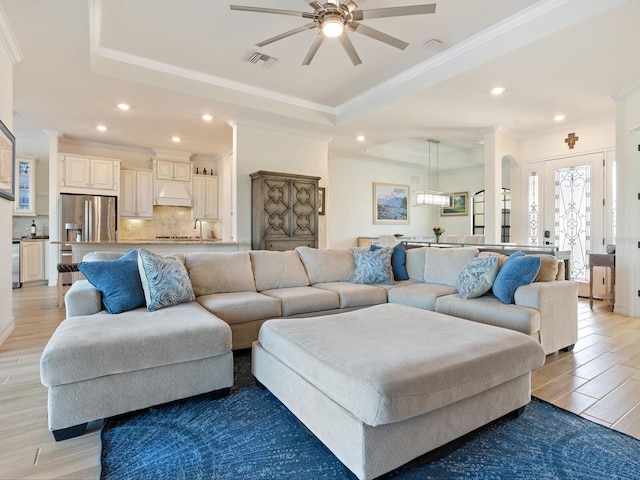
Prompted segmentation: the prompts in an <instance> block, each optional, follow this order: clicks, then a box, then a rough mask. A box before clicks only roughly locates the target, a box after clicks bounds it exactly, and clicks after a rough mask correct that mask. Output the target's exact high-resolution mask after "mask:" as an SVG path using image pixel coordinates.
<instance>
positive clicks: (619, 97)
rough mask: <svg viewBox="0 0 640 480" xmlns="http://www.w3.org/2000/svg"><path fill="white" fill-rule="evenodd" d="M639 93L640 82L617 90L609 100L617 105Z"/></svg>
mask: <svg viewBox="0 0 640 480" xmlns="http://www.w3.org/2000/svg"><path fill="white" fill-rule="evenodd" d="M638 91H640V80H637V81H635V82H633V83H632V84H631V85H627V86H626V87H624V88H622V89H621V90H618V91H617V92H615V93H612V94H611V95H610V98H611V99H612V100H613V101H614V102H616V103H618V102H622V101H624V100H626V99H627V98H628V97H629V96H631V95H633V94H635V93H638Z"/></svg>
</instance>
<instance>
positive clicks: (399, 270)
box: [369, 243, 409, 280]
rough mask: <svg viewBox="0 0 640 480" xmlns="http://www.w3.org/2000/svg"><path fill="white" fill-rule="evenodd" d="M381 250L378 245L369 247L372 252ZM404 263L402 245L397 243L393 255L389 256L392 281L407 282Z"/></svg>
mask: <svg viewBox="0 0 640 480" xmlns="http://www.w3.org/2000/svg"><path fill="white" fill-rule="evenodd" d="M381 248H382V247H381V246H380V245H371V246H370V247H369V250H371V251H374V250H379V249H381ZM406 263H407V252H406V251H405V249H404V244H402V243H399V244H397V245H396V246H395V247H393V253H392V254H391V270H393V278H394V280H409V274H408V273H407V266H406Z"/></svg>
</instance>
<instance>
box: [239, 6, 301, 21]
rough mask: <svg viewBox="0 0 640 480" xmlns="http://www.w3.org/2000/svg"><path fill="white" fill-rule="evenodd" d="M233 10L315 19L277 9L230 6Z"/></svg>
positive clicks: (299, 13) (291, 11)
mask: <svg viewBox="0 0 640 480" xmlns="http://www.w3.org/2000/svg"><path fill="white" fill-rule="evenodd" d="M229 7H230V8H231V10H240V11H242V12H257V13H275V14H277V15H292V16H294V17H304V18H313V13H307V12H295V11H293V10H279V9H277V8H262V7H247V6H245V5H229Z"/></svg>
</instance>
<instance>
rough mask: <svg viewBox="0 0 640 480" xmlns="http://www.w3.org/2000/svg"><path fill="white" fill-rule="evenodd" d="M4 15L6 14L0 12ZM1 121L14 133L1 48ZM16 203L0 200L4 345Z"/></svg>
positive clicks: (0, 333)
mask: <svg viewBox="0 0 640 480" xmlns="http://www.w3.org/2000/svg"><path fill="white" fill-rule="evenodd" d="M0 14H2V12H0ZM0 119H1V120H2V122H3V123H4V124H5V125H6V127H7V128H8V129H9V130H10V131H13V63H12V62H11V59H10V58H9V55H8V54H7V52H6V50H5V49H4V48H0ZM12 217H13V202H10V201H9V200H6V199H4V198H0V305H3V306H5V308H3V309H2V313H0V344H1V343H2V342H4V341H5V340H6V338H7V337H8V336H9V334H10V333H11V332H12V330H13V328H14V327H15V324H14V321H13V319H14V316H13V308H6V306H8V305H13V299H12V292H11V289H12V286H11V265H12V256H11V248H12V242H11V239H12V229H11V228H10V225H11V224H12Z"/></svg>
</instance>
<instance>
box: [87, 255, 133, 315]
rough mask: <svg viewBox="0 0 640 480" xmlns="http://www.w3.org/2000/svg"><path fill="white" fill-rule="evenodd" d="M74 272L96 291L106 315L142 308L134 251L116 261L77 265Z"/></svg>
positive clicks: (90, 262)
mask: <svg viewBox="0 0 640 480" xmlns="http://www.w3.org/2000/svg"><path fill="white" fill-rule="evenodd" d="M78 270H80V271H81V272H82V273H83V274H84V276H85V277H87V280H88V281H89V282H90V283H91V285H93V286H94V287H95V288H96V289H97V290H99V291H100V293H101V294H102V303H103V305H104V307H105V308H106V309H107V312H109V313H112V314H116V313H121V312H126V311H127V310H132V309H134V308H138V307H141V306H144V304H145V297H144V291H143V287H142V283H141V281H140V274H139V273H138V252H137V251H136V250H129V251H128V252H127V253H125V254H124V255H123V256H121V257H120V258H118V259H117V260H104V261H88V262H84V261H83V262H80V263H79V264H78Z"/></svg>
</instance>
